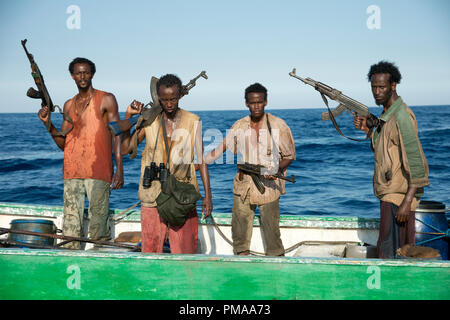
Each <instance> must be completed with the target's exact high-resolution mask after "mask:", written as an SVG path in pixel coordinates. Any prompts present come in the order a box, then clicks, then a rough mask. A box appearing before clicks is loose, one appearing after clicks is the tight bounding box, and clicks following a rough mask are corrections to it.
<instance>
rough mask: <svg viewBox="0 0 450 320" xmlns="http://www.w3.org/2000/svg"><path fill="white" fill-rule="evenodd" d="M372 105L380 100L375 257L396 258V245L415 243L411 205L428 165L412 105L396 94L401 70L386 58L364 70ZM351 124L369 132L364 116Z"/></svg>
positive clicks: (375, 138)
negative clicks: (381, 109)
mask: <svg viewBox="0 0 450 320" xmlns="http://www.w3.org/2000/svg"><path fill="white" fill-rule="evenodd" d="M368 80H369V81H371V85H372V93H373V96H374V98H375V102H376V104H377V105H383V107H384V109H383V112H382V114H381V116H380V123H381V124H380V125H379V126H378V127H377V128H376V130H375V131H373V133H372V134H371V148H372V150H373V152H374V157H375V169H374V175H373V189H374V193H375V196H376V197H377V198H379V199H380V233H379V237H378V243H377V251H378V257H379V258H395V257H396V251H397V249H398V248H400V247H402V246H403V245H405V244H411V245H414V243H415V223H414V222H415V210H416V208H417V206H418V204H419V202H420V197H421V196H422V195H423V188H424V187H425V186H427V185H429V181H428V164H427V160H426V158H425V155H424V153H423V150H422V146H421V144H420V141H419V137H418V132H417V121H416V117H415V115H414V113H413V112H412V110H411V109H410V108H409V107H408V106H407V105H406V104H405V103H404V102H403V100H402V98H401V97H399V96H398V95H397V91H396V87H397V84H398V83H400V80H401V75H400V72H399V70H398V68H397V67H396V66H395V65H394V64H392V63H390V62H386V61H381V62H379V63H378V64H374V65H372V66H371V68H370V71H369V73H368ZM354 124H355V128H357V129H361V130H362V131H364V132H366V133H369V129H368V128H367V126H366V119H365V118H362V117H355V119H354Z"/></svg>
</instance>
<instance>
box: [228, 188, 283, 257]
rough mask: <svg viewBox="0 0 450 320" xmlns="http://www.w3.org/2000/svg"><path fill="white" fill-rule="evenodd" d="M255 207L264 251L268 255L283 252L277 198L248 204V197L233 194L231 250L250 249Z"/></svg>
mask: <svg viewBox="0 0 450 320" xmlns="http://www.w3.org/2000/svg"><path fill="white" fill-rule="evenodd" d="M256 207H259V213H260V217H261V220H260V221H261V224H260V225H261V229H262V234H263V239H264V243H265V253H266V255H268V256H279V255H283V254H284V247H283V243H282V241H281V234H280V207H279V205H278V200H276V201H273V202H270V203H266V204H261V205H255V204H250V201H249V197H246V198H245V201H242V199H241V197H240V196H237V195H234V200H233V210H232V212H233V216H232V218H231V233H232V238H233V251H234V253H235V254H238V253H240V252H244V251H247V250H250V241H251V239H252V231H253V217H254V215H255V210H256Z"/></svg>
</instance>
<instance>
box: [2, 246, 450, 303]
mask: <svg viewBox="0 0 450 320" xmlns="http://www.w3.org/2000/svg"><path fill="white" fill-rule="evenodd" d="M0 274H2V281H1V282H0V299H3V300H5V299H45V300H47V299H56V300H58V299H95V300H97V299H100V300H102V299H122V300H123V299H163V300H166V299H167V300H179V299H189V300H209V299H212V300H248V299H250V300H272V299H283V300H290V299H371V300H373V299H444V300H447V299H450V289H449V288H450V262H448V261H438V260H434V261H431V260H429V261H428V260H379V259H348V258H294V257H279V258H273V257H236V256H215V255H203V254H202V255H173V254H172V255H171V254H141V253H105V252H93V251H92V252H81V251H80V252H73V251H66V250H64V251H62V250H31V249H18V248H16V249H9V248H8V249H1V250H0Z"/></svg>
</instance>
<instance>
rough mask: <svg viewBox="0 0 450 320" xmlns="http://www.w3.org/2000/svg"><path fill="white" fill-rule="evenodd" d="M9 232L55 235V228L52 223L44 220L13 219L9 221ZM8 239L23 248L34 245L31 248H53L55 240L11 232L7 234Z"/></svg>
mask: <svg viewBox="0 0 450 320" xmlns="http://www.w3.org/2000/svg"><path fill="white" fill-rule="evenodd" d="M11 230H15V231H32V232H40V233H47V234H56V226H55V225H54V223H53V221H50V220H45V219H15V220H12V221H11ZM8 239H9V240H12V241H15V242H18V243H20V244H23V245H20V247H25V248H26V247H27V245H34V246H33V247H36V246H40V245H42V246H54V245H55V243H56V239H55V238H51V237H41V236H34V235H28V234H20V233H12V232H10V233H9V236H8Z"/></svg>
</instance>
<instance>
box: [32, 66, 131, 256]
mask: <svg viewBox="0 0 450 320" xmlns="http://www.w3.org/2000/svg"><path fill="white" fill-rule="evenodd" d="M69 71H70V74H71V76H72V79H73V80H74V81H75V84H76V86H77V88H78V94H77V95H75V96H74V97H73V98H72V99H69V100H67V101H66V103H65V104H64V114H66V115H68V116H69V117H70V119H72V121H73V128H72V130H70V131H69V132H68V133H67V135H65V136H61V135H57V132H58V131H57V129H56V128H55V126H54V125H53V124H51V130H50V133H51V135H52V138H53V140H54V141H55V143H56V145H57V146H58V147H59V148H60V149H61V150H63V151H64V164H63V178H64V220H63V234H64V235H65V236H72V237H82V236H84V230H83V216H84V202H85V196H86V195H87V197H88V199H89V217H90V222H89V236H90V238H91V239H92V240H100V241H106V240H109V239H111V234H110V230H109V227H108V214H109V194H110V189H120V188H121V187H122V186H123V166H122V156H121V154H120V137H112V135H111V133H110V131H109V130H108V127H107V124H108V122H110V121H117V120H119V113H118V106H117V101H116V98H115V97H114V95H113V94H111V93H108V92H104V91H100V90H97V89H94V88H93V87H92V78H93V77H94V74H95V64H94V63H93V62H92V61H90V60H88V59H85V58H75V59H74V60H73V61H72V62H71V63H70V65H69ZM48 111H49V110H48V107H47V106H43V107H42V108H41V109H40V110H39V113H38V116H39V118H40V119H41V121H42V122H43V123H44V124H45V122H46V121H47V118H48ZM71 126H72V124H71V123H69V121H68V120H67V118H66V117H65V118H64V120H63V122H62V125H61V132H65V131H66V130H68V129H70V127H71ZM113 153H114V159H115V162H116V171H115V173H114V174H113V172H114V166H113V160H112V154H113ZM65 247H66V248H69V249H80V248H81V244H80V243H79V242H70V243H68V244H66V245H65Z"/></svg>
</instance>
